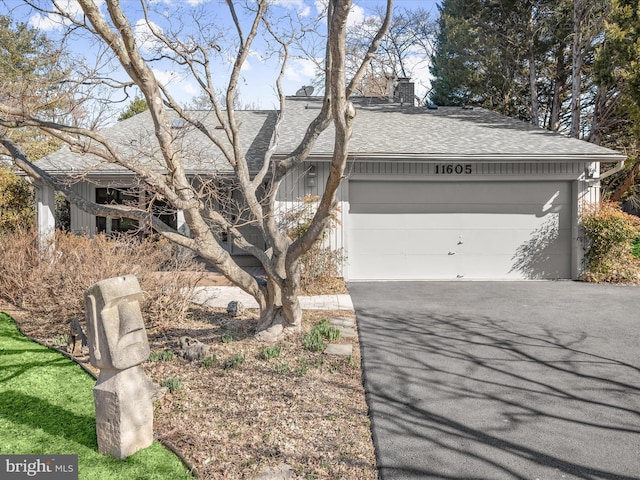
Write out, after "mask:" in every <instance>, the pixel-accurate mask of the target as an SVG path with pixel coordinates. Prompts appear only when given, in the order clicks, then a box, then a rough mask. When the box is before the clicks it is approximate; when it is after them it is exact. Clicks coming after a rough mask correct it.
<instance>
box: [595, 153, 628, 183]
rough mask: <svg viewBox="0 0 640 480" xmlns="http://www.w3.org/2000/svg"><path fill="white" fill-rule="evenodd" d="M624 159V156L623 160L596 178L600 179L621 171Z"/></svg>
mask: <svg viewBox="0 0 640 480" xmlns="http://www.w3.org/2000/svg"><path fill="white" fill-rule="evenodd" d="M626 161H627V159H626V158H625V159H624V160H620V161H619V162H618V164H617V165H616V166H615V167H613V168H612V169H610V170H607V171H606V172H604V173H602V174H600V176H599V177H598V180H602V179H603V178H607V177H610V176H611V175H613V174H615V173H618V172H621V171H622V170H623V169H624V162H626Z"/></svg>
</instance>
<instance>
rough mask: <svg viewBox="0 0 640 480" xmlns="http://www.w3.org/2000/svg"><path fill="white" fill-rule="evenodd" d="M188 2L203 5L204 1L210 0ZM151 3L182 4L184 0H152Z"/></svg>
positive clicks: (192, 4) (189, 0)
mask: <svg viewBox="0 0 640 480" xmlns="http://www.w3.org/2000/svg"><path fill="white" fill-rule="evenodd" d="M185 1H186V3H188V4H189V5H191V6H192V7H197V6H198V5H202V4H203V3H208V2H209V1H210V0H185ZM149 3H152V4H153V3H164V4H165V5H170V6H171V5H180V4H181V3H183V2H182V0H179V1H176V0H151V1H150V2H149Z"/></svg>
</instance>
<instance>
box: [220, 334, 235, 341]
mask: <svg viewBox="0 0 640 480" xmlns="http://www.w3.org/2000/svg"><path fill="white" fill-rule="evenodd" d="M220 340H222V343H231V342H233V335H232V334H230V333H224V334H223V335H222V338H221V339H220Z"/></svg>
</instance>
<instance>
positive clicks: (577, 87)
mask: <svg viewBox="0 0 640 480" xmlns="http://www.w3.org/2000/svg"><path fill="white" fill-rule="evenodd" d="M583 20H584V4H583V2H582V0H574V1H573V47H572V50H571V130H570V132H569V134H570V135H571V136H572V137H574V138H579V137H580V113H581V112H580V109H581V107H580V96H581V94H582V81H581V76H582V29H583Z"/></svg>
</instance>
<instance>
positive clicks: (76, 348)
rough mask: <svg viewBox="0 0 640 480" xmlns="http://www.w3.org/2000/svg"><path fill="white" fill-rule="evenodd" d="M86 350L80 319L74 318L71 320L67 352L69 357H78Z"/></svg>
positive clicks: (85, 340) (86, 344)
mask: <svg viewBox="0 0 640 480" xmlns="http://www.w3.org/2000/svg"><path fill="white" fill-rule="evenodd" d="M86 348H88V340H87V336H86V335H85V333H84V331H83V330H82V325H80V319H78V318H74V319H73V320H71V326H70V331H69V339H68V340H67V352H69V353H70V354H71V355H80V354H82V353H83V350H85V349H86Z"/></svg>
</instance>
